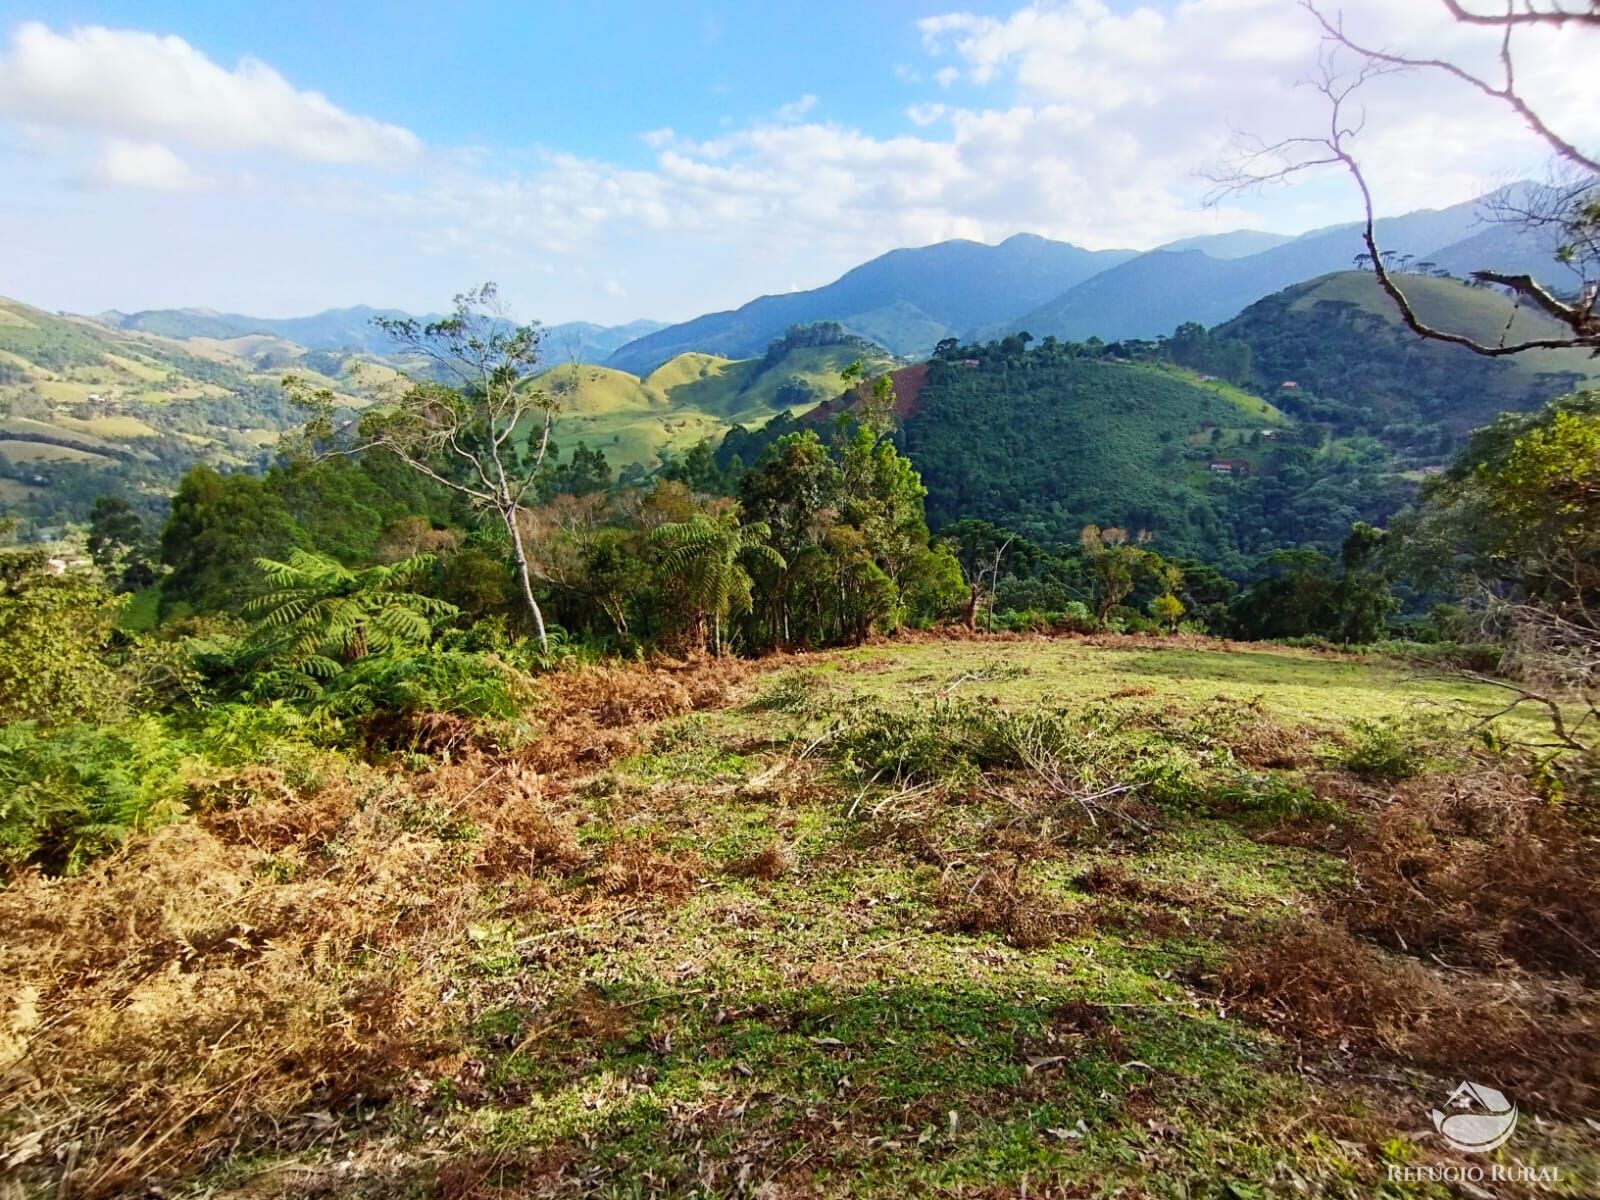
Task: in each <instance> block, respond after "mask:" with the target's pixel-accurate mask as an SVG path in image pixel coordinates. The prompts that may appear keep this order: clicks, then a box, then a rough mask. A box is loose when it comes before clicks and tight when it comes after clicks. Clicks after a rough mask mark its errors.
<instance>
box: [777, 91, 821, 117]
mask: <svg viewBox="0 0 1600 1200" xmlns="http://www.w3.org/2000/svg"><path fill="white" fill-rule="evenodd" d="M816 106H817V98H816V97H815V96H813V95H811V94H810V93H809V92H807V93H806V94H805V95H804V96H801V97H800V98H799V99H798V100H791V101H789V103H788V104H783V105H780V106H779V107H778V111H777V112H776V113H774V114H773V115H774V116H775V117H777V119H778V120H780V121H782V122H784V123H785V124H792V123H793V122H795V121H799V120H801V119H803V118H804V117H805V115H806V114H807V113H808V112H810V111H811V110H812V109H813V108H815V107H816Z"/></svg>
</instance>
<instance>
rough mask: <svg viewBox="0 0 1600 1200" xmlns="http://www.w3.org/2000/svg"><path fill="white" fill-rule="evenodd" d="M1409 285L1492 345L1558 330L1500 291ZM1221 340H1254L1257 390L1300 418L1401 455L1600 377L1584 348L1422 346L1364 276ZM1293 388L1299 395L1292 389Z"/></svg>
mask: <svg viewBox="0 0 1600 1200" xmlns="http://www.w3.org/2000/svg"><path fill="white" fill-rule="evenodd" d="M1401 285H1402V287H1403V288H1404V290H1405V292H1406V295H1407V297H1408V298H1409V299H1410V300H1411V302H1412V304H1413V306H1414V307H1415V308H1416V309H1417V313H1418V315H1419V316H1420V317H1421V318H1422V319H1423V321H1425V322H1426V323H1428V324H1430V325H1432V326H1435V327H1437V328H1439V329H1444V330H1450V331H1452V332H1457V333H1464V334H1467V335H1469V336H1471V337H1473V338H1475V339H1477V340H1478V341H1481V342H1484V343H1487V344H1490V345H1494V344H1498V343H1499V342H1500V341H1501V339H1502V337H1504V338H1505V339H1506V340H1507V341H1508V342H1516V341H1520V340H1523V339H1526V338H1530V337H1539V336H1549V335H1554V334H1558V333H1559V332H1560V329H1559V327H1558V326H1557V325H1556V324H1555V323H1554V322H1553V321H1551V320H1549V319H1548V318H1547V317H1544V316H1542V315H1541V314H1539V313H1536V312H1533V311H1531V310H1530V309H1528V308H1525V307H1516V306H1514V305H1513V304H1512V302H1511V300H1510V299H1508V298H1507V297H1506V296H1505V295H1504V294H1502V293H1500V292H1498V291H1495V290H1493V289H1489V288H1477V287H1470V286H1468V285H1467V284H1465V283H1463V282H1461V281H1460V280H1456V279H1432V278H1423V277H1419V276H1404V277H1402V279H1401ZM1214 334H1215V335H1217V336H1221V337H1232V338H1239V339H1242V340H1243V341H1245V342H1247V343H1249V345H1250V349H1251V354H1252V358H1253V361H1254V364H1255V374H1256V378H1257V381H1258V382H1259V384H1260V385H1261V386H1262V387H1263V388H1265V389H1270V391H1269V394H1271V393H1273V392H1276V393H1279V394H1281V395H1282V397H1283V400H1282V403H1284V404H1285V405H1288V406H1291V410H1292V411H1297V412H1298V413H1299V414H1300V415H1303V416H1306V417H1311V418H1314V419H1317V420H1326V421H1329V422H1331V423H1333V424H1334V425H1335V426H1336V427H1338V428H1340V429H1341V431H1343V432H1367V433H1373V434H1376V435H1378V436H1381V437H1383V439H1384V440H1385V441H1386V442H1388V443H1390V444H1392V445H1394V446H1396V447H1397V448H1403V447H1404V446H1405V445H1408V444H1412V443H1415V442H1417V441H1418V440H1423V441H1426V442H1428V444H1429V445H1430V446H1431V445H1433V442H1434V441H1435V440H1437V441H1438V445H1437V446H1435V447H1434V449H1436V451H1437V452H1438V453H1440V454H1444V453H1448V452H1449V451H1450V450H1451V449H1453V448H1454V447H1455V445H1456V444H1457V442H1458V441H1459V439H1460V437H1461V436H1462V435H1464V434H1465V433H1466V432H1467V431H1468V430H1470V429H1473V428H1476V427H1477V426H1479V425H1483V424H1485V423H1486V422H1488V421H1490V420H1493V419H1494V417H1495V416H1496V415H1497V414H1499V413H1501V412H1503V411H1506V410H1510V409H1529V408H1534V407H1536V406H1538V405H1540V404H1543V403H1545V402H1546V401H1548V400H1550V399H1553V398H1554V397H1556V396H1559V395H1561V394H1563V393H1565V392H1569V391H1571V390H1572V389H1573V388H1574V387H1576V386H1578V385H1579V384H1581V383H1583V382H1584V381H1586V380H1590V379H1595V378H1600V361H1597V360H1596V359H1594V358H1591V357H1589V356H1588V355H1587V354H1585V353H1584V352H1582V351H1576V350H1537V351H1530V352H1528V353H1525V354H1518V355H1514V356H1510V357H1506V358H1486V357H1484V356H1483V355H1479V354H1474V353H1473V352H1472V351H1471V350H1468V349H1466V348H1465V347H1462V346H1452V345H1449V344H1446V343H1443V342H1437V341H1427V340H1424V339H1422V338H1419V337H1417V336H1416V335H1415V334H1413V333H1412V332H1411V331H1410V330H1409V329H1407V328H1406V327H1405V326H1404V324H1402V322H1401V319H1400V314H1399V312H1398V311H1397V310H1396V308H1395V306H1394V304H1393V302H1392V301H1391V300H1390V299H1389V298H1388V297H1387V296H1385V295H1384V294H1383V292H1382V291H1381V290H1380V289H1379V287H1378V283H1377V280H1376V279H1374V278H1373V277H1372V276H1371V275H1370V274H1368V273H1367V272H1364V271H1341V272H1338V273H1336V274H1332V275H1324V276H1322V277H1321V278H1318V279H1313V280H1309V281H1307V282H1305V283H1301V284H1297V285H1295V286H1294V287H1291V288H1287V289H1286V290H1284V291H1282V292H1278V293H1277V294H1275V295H1272V296H1268V297H1267V298H1266V299H1264V300H1260V301H1257V302H1256V303H1255V304H1252V305H1251V306H1250V307H1249V308H1247V309H1245V310H1244V311H1243V312H1242V313H1240V314H1239V315H1238V316H1237V317H1235V318H1234V319H1233V320H1231V321H1229V322H1227V323H1226V324H1224V325H1222V326H1220V327H1219V328H1218V329H1216V330H1215V331H1214ZM1285 381H1292V382H1293V383H1294V384H1295V385H1296V386H1295V387H1294V388H1292V389H1283V386H1282V385H1283V384H1284V383H1285ZM1439 434H1442V435H1444V436H1443V437H1441V438H1437V439H1436V438H1435V435H1439Z"/></svg>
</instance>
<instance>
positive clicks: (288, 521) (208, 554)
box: [161, 466, 307, 618]
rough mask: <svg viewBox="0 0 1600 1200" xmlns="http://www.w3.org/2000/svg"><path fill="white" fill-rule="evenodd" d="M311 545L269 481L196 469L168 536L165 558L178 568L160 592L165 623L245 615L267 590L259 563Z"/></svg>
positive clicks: (175, 502)
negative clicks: (175, 618) (178, 617)
mask: <svg viewBox="0 0 1600 1200" xmlns="http://www.w3.org/2000/svg"><path fill="white" fill-rule="evenodd" d="M306 541H307V539H306V537H305V535H304V533H303V532H302V531H301V529H300V528H299V526H298V525H296V523H295V521H294V519H293V517H291V516H290V515H289V512H288V510H287V509H286V508H285V507H284V504H283V501H282V500H281V499H279V497H278V495H277V494H276V493H275V492H274V491H273V490H272V489H271V488H270V487H268V486H267V484H266V483H265V482H264V481H263V480H261V479H259V478H257V477H256V476H254V475H248V474H245V473H244V472H235V473H233V474H230V475H223V474H220V473H219V472H218V471H217V470H216V469H215V468H213V467H209V466H198V467H194V468H192V469H191V470H190V471H189V472H188V474H186V475H185V476H184V477H183V481H182V482H181V483H180V484H179V485H178V491H177V494H176V495H175V496H173V498H172V511H171V513H170V514H169V515H168V517H167V524H166V527H165V528H164V529H163V530H162V532H161V558H162V561H164V562H165V563H166V564H167V565H168V566H169V567H171V568H172V572H171V574H170V575H169V576H168V577H167V580H166V583H165V585H164V586H163V587H162V589H161V614H162V616H163V617H164V618H165V617H169V616H171V615H173V614H174V613H175V612H179V611H182V610H183V609H191V610H194V611H199V612H219V611H228V612H238V611H240V610H241V609H242V608H243V606H244V604H245V603H246V602H247V601H248V600H249V599H250V598H251V597H252V596H254V595H256V594H258V593H259V592H260V591H261V590H262V588H263V586H264V580H263V579H262V577H261V574H260V572H259V571H257V570H255V568H254V564H255V560H256V559H258V558H283V557H285V556H287V555H288V554H289V552H290V551H291V550H293V549H294V548H295V547H296V546H300V545H303V544H304V543H305V542H306Z"/></svg>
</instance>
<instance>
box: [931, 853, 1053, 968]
mask: <svg viewBox="0 0 1600 1200" xmlns="http://www.w3.org/2000/svg"><path fill="white" fill-rule="evenodd" d="M935 903H936V904H937V905H938V907H939V908H940V910H941V911H942V912H943V913H944V922H943V923H944V926H945V928H947V929H950V930H953V931H955V932H958V933H998V934H1000V935H1001V936H1002V937H1004V938H1005V940H1006V941H1007V942H1009V943H1010V944H1011V945H1013V946H1015V947H1016V948H1017V949H1019V950H1034V949H1037V948H1039V947H1041V946H1048V945H1050V944H1051V943H1053V942H1056V941H1058V940H1059V939H1060V938H1062V937H1063V936H1065V935H1066V934H1067V933H1068V932H1070V929H1071V921H1070V918H1069V917H1068V915H1067V913H1066V912H1064V911H1063V910H1062V909H1061V908H1060V907H1059V906H1057V905H1055V904H1052V903H1051V902H1050V901H1049V900H1047V899H1045V898H1044V897H1043V896H1041V895H1040V894H1039V893H1038V892H1037V891H1036V890H1035V889H1034V888H1033V887H1032V886H1031V885H1030V884H1029V882H1028V880H1027V879H1026V877H1025V873H1024V867H1023V860H1022V858H1020V857H1016V858H1013V859H1012V860H1011V862H1010V863H1009V864H1003V865H1001V864H997V865H992V866H985V867H982V868H980V869H979V870H978V871H977V873H976V874H973V875H963V874H959V873H956V872H953V871H947V872H946V873H945V875H944V876H943V878H941V879H940V881H939V890H938V894H937V896H936V897H935Z"/></svg>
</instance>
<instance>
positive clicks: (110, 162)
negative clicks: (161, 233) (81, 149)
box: [86, 138, 211, 192]
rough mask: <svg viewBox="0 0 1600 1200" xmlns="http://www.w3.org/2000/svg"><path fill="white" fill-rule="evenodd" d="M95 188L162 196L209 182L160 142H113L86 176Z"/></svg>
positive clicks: (208, 184)
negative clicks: (138, 190)
mask: <svg viewBox="0 0 1600 1200" xmlns="http://www.w3.org/2000/svg"><path fill="white" fill-rule="evenodd" d="M86 180H87V182H88V183H90V184H92V185H95V186H98V187H136V188H152V189H154V190H156V191H165V192H188V191H197V190H199V189H201V188H206V187H209V186H211V181H210V180H209V179H206V178H204V177H202V176H200V175H197V174H195V172H194V170H193V169H192V168H191V167H190V166H189V164H188V163H186V162H184V161H183V159H181V158H179V157H178V156H177V155H176V154H174V153H173V152H172V151H171V150H170V149H168V148H167V147H166V146H163V145H161V144H160V143H159V142H130V141H126V140H124V139H122V138H112V139H111V140H110V141H108V142H107V143H106V146H105V149H104V151H102V153H101V154H100V157H99V158H98V159H96V160H95V163H94V165H93V166H92V167H91V168H90V169H89V172H88V174H87V176H86Z"/></svg>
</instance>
